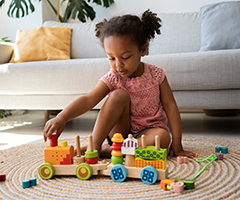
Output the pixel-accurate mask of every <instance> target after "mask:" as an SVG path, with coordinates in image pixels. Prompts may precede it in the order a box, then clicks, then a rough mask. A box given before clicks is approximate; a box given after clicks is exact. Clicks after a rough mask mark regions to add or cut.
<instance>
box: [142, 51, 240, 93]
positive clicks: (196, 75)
mask: <svg viewBox="0 0 240 200" xmlns="http://www.w3.org/2000/svg"><path fill="white" fill-rule="evenodd" d="M239 55H240V49H235V50H219V51H208V52H192V53H181V54H162V55H150V56H146V57H144V58H143V61H145V62H150V63H152V64H155V65H157V66H159V67H162V68H163V69H164V70H166V76H167V78H168V81H169V83H170V86H171V88H172V90H173V91H194V90H199V91H201V90H202V91H204V90H227V89H239V88H240V79H239V77H240V67H239V63H240V56H239Z"/></svg>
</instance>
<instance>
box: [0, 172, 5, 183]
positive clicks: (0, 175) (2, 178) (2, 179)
mask: <svg viewBox="0 0 240 200" xmlns="http://www.w3.org/2000/svg"><path fill="white" fill-rule="evenodd" d="M5 180H6V174H4V173H2V172H0V181H5Z"/></svg>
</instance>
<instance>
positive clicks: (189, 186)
mask: <svg viewBox="0 0 240 200" xmlns="http://www.w3.org/2000/svg"><path fill="white" fill-rule="evenodd" d="M175 182H183V183H184V189H185V190H191V189H194V188H195V181H194V180H189V179H176V180H175Z"/></svg>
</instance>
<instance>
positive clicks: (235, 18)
mask: <svg viewBox="0 0 240 200" xmlns="http://www.w3.org/2000/svg"><path fill="white" fill-rule="evenodd" d="M200 10H201V12H202V27H201V34H202V35H201V49H200V51H208V50H220V49H238V48H240V1H232V2H222V3H217V4H211V5H206V6H203V7H201V8H200Z"/></svg>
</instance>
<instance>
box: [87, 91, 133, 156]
mask: <svg viewBox="0 0 240 200" xmlns="http://www.w3.org/2000/svg"><path fill="white" fill-rule="evenodd" d="M129 132H130V97H129V94H128V93H127V91H125V90H122V89H117V90H114V91H113V92H112V93H111V94H110V95H109V97H108V99H107V100H106V102H105V103H104V105H103V107H102V108H101V110H100V112H99V115H98V117H97V121H96V123H95V126H94V129H93V134H92V135H93V148H94V149H96V150H98V152H99V155H100V157H110V156H111V148H110V146H109V145H104V146H103V147H102V148H101V146H102V143H103V142H104V140H105V139H106V137H107V136H109V137H110V138H112V136H113V134H114V133H121V134H122V135H123V137H124V138H126V137H127V135H128V133H129ZM83 148H84V147H83ZM83 150H84V149H83ZM101 150H102V151H101Z"/></svg>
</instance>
